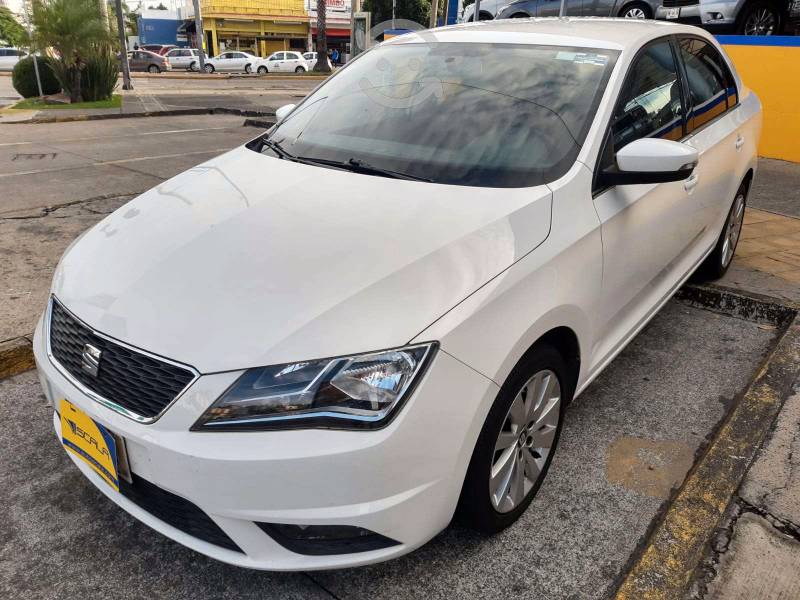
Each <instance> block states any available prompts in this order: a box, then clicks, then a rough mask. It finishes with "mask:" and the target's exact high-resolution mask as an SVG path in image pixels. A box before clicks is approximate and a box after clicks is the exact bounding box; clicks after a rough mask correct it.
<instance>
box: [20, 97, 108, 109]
mask: <svg viewBox="0 0 800 600" xmlns="http://www.w3.org/2000/svg"><path fill="white" fill-rule="evenodd" d="M121 107H122V96H120V95H119V94H114V95H113V96H112V97H111V98H109V99H108V100H97V101H96V102H76V103H75V104H45V103H44V102H42V101H41V100H40V99H39V98H27V99H25V100H20V101H19V102H17V103H16V104H15V105H14V106H12V107H11V108H17V109H22V110H63V109H70V108H121Z"/></svg>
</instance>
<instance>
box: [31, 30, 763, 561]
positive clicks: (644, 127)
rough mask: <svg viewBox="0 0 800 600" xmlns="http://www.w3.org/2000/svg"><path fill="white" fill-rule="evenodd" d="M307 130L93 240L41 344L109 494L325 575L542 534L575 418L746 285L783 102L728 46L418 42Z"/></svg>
mask: <svg viewBox="0 0 800 600" xmlns="http://www.w3.org/2000/svg"><path fill="white" fill-rule="evenodd" d="M278 118H279V119H281V120H280V122H279V123H278V125H276V126H275V127H273V128H272V129H270V130H269V131H268V132H267V133H265V134H263V135H262V136H260V137H259V138H257V139H255V140H253V141H252V142H250V143H248V144H246V145H245V146H243V147H240V148H237V149H235V150H232V151H230V152H227V153H226V154H223V155H222V156H219V157H217V158H214V159H212V160H210V161H208V162H207V163H204V164H201V165H199V166H197V167H195V168H193V169H190V170H189V171H188V172H186V173H184V174H182V175H178V176H177V177H174V178H173V179H170V180H168V181H166V182H164V183H161V184H159V185H158V187H156V188H154V189H153V190H151V191H149V192H147V193H145V194H143V195H141V196H139V197H138V198H136V199H135V200H133V201H131V202H130V203H128V204H127V205H126V206H124V207H122V208H120V209H119V210H117V211H116V212H115V213H113V214H111V215H109V216H108V217H106V218H105V219H104V220H103V221H101V222H100V223H99V224H97V225H96V226H95V227H93V228H92V229H90V230H89V231H88V232H87V233H86V234H84V235H83V236H82V237H81V238H79V239H78V240H77V241H76V242H74V243H73V245H72V246H71V247H70V248H69V249H68V250H67V251H66V253H65V254H64V257H63V258H62V260H61V262H60V264H59V265H58V267H57V269H56V272H55V276H54V278H53V285H52V289H51V293H52V295H51V298H50V301H49V304H48V306H47V308H46V311H45V313H44V315H43V318H42V319H41V321H40V322H39V324H38V327H37V329H36V336H35V340H34V349H35V354H36V360H37V364H38V368H39V372H40V374H41V381H42V385H43V387H44V391H45V393H46V395H47V397H48V398H49V399H50V401H51V402H52V403H53V406H54V407H55V409H56V411H55V413H54V416H53V425H54V427H55V431H56V435H57V436H58V440H59V443H61V444H63V446H64V447H65V449H66V450H67V453H68V455H69V457H70V458H71V459H72V461H73V462H74V464H75V465H76V466H77V467H78V468H79V469H80V470H81V471H82V472H83V474H84V475H85V476H86V478H88V479H89V481H90V482H91V483H92V484H94V485H96V486H97V487H98V488H99V489H101V490H102V491H103V493H105V495H106V496H108V498H110V499H111V500H112V501H113V502H115V503H117V504H118V505H119V506H120V507H122V508H123V509H124V510H126V511H128V512H129V513H131V514H132V515H134V516H135V517H137V518H138V519H140V520H142V521H143V522H145V523H147V524H148V525H150V526H151V527H153V528H154V529H156V530H158V531H160V532H162V533H163V534H164V535H166V536H168V537H170V538H172V539H174V540H177V541H178V542H180V543H182V544H185V545H186V546H189V547H190V548H193V549H195V550H197V551H199V552H202V553H204V554H207V555H209V556H211V557H214V558H216V559H219V560H222V561H225V562H228V563H233V564H237V565H241V566H245V567H253V568H259V569H275V570H293V569H303V570H305V569H322V568H334V567H342V566H353V565H360V564H366V563H372V562H376V561H381V560H385V559H388V558H392V557H395V556H398V555H401V554H404V553H406V552H409V551H411V550H413V549H414V548H417V547H419V546H421V545H422V544H424V543H425V542H427V541H428V540H430V539H431V538H432V537H433V536H435V535H436V534H437V533H438V532H439V531H441V530H442V529H443V528H444V527H446V526H447V524H448V523H449V522H450V521H451V519H452V518H453V516H454V514H455V515H457V516H458V517H459V518H460V519H461V520H462V521H463V522H464V523H466V524H468V525H470V526H472V527H474V528H476V529H478V530H480V531H483V532H487V533H492V532H497V531H500V530H501V529H503V528H504V527H507V526H509V525H511V524H512V523H514V521H516V520H517V519H518V518H519V516H520V515H521V514H522V513H523V512H524V511H525V509H526V508H527V507H528V505H529V504H530V503H531V500H532V499H533V497H534V495H535V494H536V491H537V490H538V489H539V487H540V486H541V485H542V481H543V479H544V477H545V474H546V473H547V470H548V467H549V465H550V462H551V460H552V458H553V453H554V451H555V448H556V444H557V442H558V439H559V434H560V432H561V429H562V424H563V422H564V417H565V407H566V405H567V404H568V403H569V402H570V400H572V399H573V398H574V397H575V396H577V395H578V394H580V393H581V392H582V391H583V390H585V389H586V388H587V386H588V385H589V384H590V383H591V382H592V380H593V379H594V378H595V377H597V375H598V374H599V373H600V372H601V371H602V370H603V368H604V367H606V366H607V365H608V364H609V362H611V360H613V358H614V357H615V356H616V355H617V354H618V353H619V352H620V350H622V348H624V347H625V345H626V344H627V343H628V342H629V341H630V340H631V339H632V338H633V337H634V336H635V335H636V334H637V332H638V331H639V330H640V329H641V328H642V327H644V325H645V324H646V323H647V322H648V320H650V319H651V318H652V317H653V315H655V314H656V312H657V311H658V310H659V308H661V306H662V305H663V304H664V303H665V302H666V301H667V300H668V299H669V298H670V297H671V296H672V294H673V293H674V292H675V291H676V290H677V289H678V288H679V287H680V286H681V285H682V284H683V282H684V281H686V280H687V278H688V277H689V276H690V275H692V273H694V272H695V271H698V269H699V270H700V271H701V272H702V275H703V276H705V277H710V278H714V277H719V276H720V275H721V274H723V273H724V272H725V271H726V269H727V268H728V266H729V265H730V262H731V258H732V256H733V253H734V250H735V249H736V243H737V240H738V238H739V232H740V230H741V226H742V219H743V212H744V206H745V201H746V198H747V194H748V191H749V190H750V187H751V184H752V181H753V176H754V173H755V169H756V147H757V145H758V139H759V135H760V128H761V105H760V103H759V100H758V98H757V97H756V96H755V94H753V92H751V91H750V90H748V89H747V88H746V87H744V86H743V85H742V82H741V80H740V78H739V77H738V75H737V74H736V71H735V69H734V68H733V65H732V64H731V62H730V60H729V59H728V58H727V56H726V55H725V53H724V52H723V50H722V49H721V48H720V46H719V45H718V44H717V42H716V41H715V40H714V38H713V37H711V36H710V35H708V34H707V33H705V32H704V31H702V30H700V29H696V28H693V27H689V26H683V25H676V24H667V23H661V22H653V21H648V22H642V21H632V20H619V21H616V20H596V19H586V20H583V19H580V18H578V19H573V18H570V19H544V20H537V21H519V20H508V21H502V22H500V21H498V22H491V23H481V24H480V25H477V26H476V25H471V24H469V25H458V26H453V27H445V28H442V29H435V30H429V31H425V32H422V33H420V34H416V33H411V34H407V35H404V36H401V37H398V38H395V39H392V40H391V41H389V42H387V43H384V44H381V45H380V46H378V47H376V48H375V49H373V50H371V51H370V52H367V53H364V54H363V55H361V56H360V57H359V58H358V59H357V60H355V61H353V62H352V64H350V65H349V66H348V68H347V69H344V70H342V71H341V72H340V73H339V74H337V76H336V77H333V78H330V79H329V80H327V81H326V82H325V83H323V84H322V85H321V86H320V87H318V88H317V89H316V90H315V91H314V92H313V93H311V94H310V95H309V96H308V97H307V98H306V99H305V100H304V101H303V102H302V103H301V104H300V105H299V106H297V107H291V106H290V107H284V108H282V109H280V110H279V111H278ZM562 501H563V502H564V503H566V504H569V503H570V502H571V501H570V498H569V497H565V498H562ZM110 535H113V532H111V533H110Z"/></svg>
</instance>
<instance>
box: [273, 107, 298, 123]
mask: <svg viewBox="0 0 800 600" xmlns="http://www.w3.org/2000/svg"><path fill="white" fill-rule="evenodd" d="M295 106H297V105H296V104H284V105H283V106H281V107H280V108H279V109H278V110H276V111H275V124H278V123H280V122H281V121H283V120H284V119H285V118H286V117H288V116H289V113H290V112H292V111H293V110H294V107H295Z"/></svg>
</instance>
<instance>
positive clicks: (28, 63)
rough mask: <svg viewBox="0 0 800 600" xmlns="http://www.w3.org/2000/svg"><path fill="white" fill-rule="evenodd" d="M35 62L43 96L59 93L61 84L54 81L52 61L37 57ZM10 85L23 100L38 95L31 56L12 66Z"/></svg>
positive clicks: (56, 80)
mask: <svg viewBox="0 0 800 600" xmlns="http://www.w3.org/2000/svg"><path fill="white" fill-rule="evenodd" d="M36 62H37V63H39V79H41V81H42V92H43V93H44V94H45V95H48V94H57V93H58V92H60V91H61V84H59V83H58V79H56V76H55V75H54V74H53V69H52V68H51V62H52V59H50V58H42V57H41V56H39V57H37V58H36ZM11 84H12V85H13V86H14V89H15V90H17V92H18V93H19V95H20V96H22V97H23V98H31V97H33V96H38V95H39V87H38V86H37V85H36V71H35V70H34V67H33V57H32V56H28V57H27V58H23V59H22V60H21V61H19V62H18V63H17V64H16V65H15V66H14V71H13V72H12V73H11Z"/></svg>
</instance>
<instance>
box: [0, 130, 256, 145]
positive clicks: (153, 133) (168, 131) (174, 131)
mask: <svg viewBox="0 0 800 600" xmlns="http://www.w3.org/2000/svg"><path fill="white" fill-rule="evenodd" d="M240 128H241V126H239V125H235V126H231V127H195V128H192V129H169V130H167V131H145V132H144V133H125V134H119V135H114V136H113V137H114V139H118V138H129V137H141V136H144V135H163V134H171V133H197V132H198V131H218V130H220V129H240ZM107 139H108V136H98V137H83V138H68V139H66V140H47V141H46V142H45V141H42V142H6V143H3V144H0V147H3V146H27V145H30V144H49V145H52V144H63V143H65V142H91V141H92V140H107Z"/></svg>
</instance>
